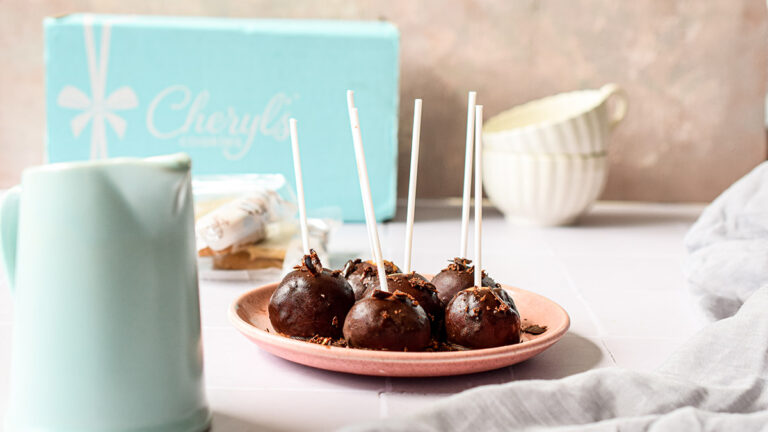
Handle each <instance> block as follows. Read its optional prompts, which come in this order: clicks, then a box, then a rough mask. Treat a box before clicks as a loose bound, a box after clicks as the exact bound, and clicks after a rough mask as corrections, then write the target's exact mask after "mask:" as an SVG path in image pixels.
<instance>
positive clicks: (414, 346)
mask: <svg viewBox="0 0 768 432" xmlns="http://www.w3.org/2000/svg"><path fill="white" fill-rule="evenodd" d="M430 333H431V332H430V323H429V318H428V316H427V313H426V312H425V311H424V308H422V307H421V306H420V305H419V302H418V301H416V300H414V299H413V297H411V296H410V295H408V294H406V293H404V292H402V291H395V292H394V293H388V292H385V291H379V290H376V291H374V292H373V293H372V294H371V296H369V297H365V298H364V299H362V300H360V301H358V302H357V303H355V305H354V306H352V309H350V310H349V314H348V315H347V319H346V320H345V321H344V338H345V339H346V340H347V344H348V345H349V346H351V347H355V348H368V349H376V350H388V351H420V350H423V349H424V348H426V347H427V345H429V343H430V339H431V337H430Z"/></svg>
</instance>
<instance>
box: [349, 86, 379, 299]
mask: <svg viewBox="0 0 768 432" xmlns="http://www.w3.org/2000/svg"><path fill="white" fill-rule="evenodd" d="M347 102H348V104H349V108H350V109H349V126H350V128H351V129H352V143H353V144H354V146H355V159H356V160H357V175H358V179H359V180H360V194H361V195H362V197H363V209H364V211H365V223H366V225H367V226H368V233H369V236H370V240H371V247H372V249H373V256H374V259H375V260H376V269H377V273H378V274H379V288H380V289H381V290H382V291H386V292H389V287H388V286H387V273H386V267H384V259H383V257H382V255H381V244H380V243H379V231H378V229H377V228H376V215H375V213H374V211H373V198H371V184H370V181H369V180H368V168H367V166H366V164H365V151H364V150H363V137H362V134H361V133H360V118H359V117H358V114H357V108H355V107H354V93H353V92H352V90H347Z"/></svg>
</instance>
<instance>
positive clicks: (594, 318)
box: [555, 254, 606, 340]
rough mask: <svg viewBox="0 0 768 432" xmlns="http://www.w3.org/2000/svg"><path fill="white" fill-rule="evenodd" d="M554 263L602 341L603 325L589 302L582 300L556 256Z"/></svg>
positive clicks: (560, 259) (574, 284)
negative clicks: (561, 272)
mask: <svg viewBox="0 0 768 432" xmlns="http://www.w3.org/2000/svg"><path fill="white" fill-rule="evenodd" d="M555 262H557V265H558V266H559V267H560V269H561V270H562V271H563V273H564V274H565V278H566V280H567V281H568V287H569V288H570V289H571V292H572V293H573V294H574V295H575V296H576V298H577V299H578V300H579V301H580V302H581V304H582V305H583V306H584V308H585V309H586V310H587V313H588V314H589V317H590V318H591V319H592V322H593V323H594V324H595V326H596V327H597V335H598V338H599V339H600V340H602V338H603V336H605V334H606V332H605V329H604V328H603V323H602V322H601V321H600V320H599V319H598V318H597V314H595V311H594V310H592V306H590V305H589V302H587V299H586V298H584V295H583V294H582V293H581V291H580V290H579V289H578V288H577V287H576V283H575V282H574V280H573V277H571V273H570V272H569V271H568V269H567V268H566V267H565V264H563V261H562V258H560V256H559V255H557V254H556V255H555Z"/></svg>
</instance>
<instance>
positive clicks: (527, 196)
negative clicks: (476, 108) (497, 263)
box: [483, 149, 608, 226]
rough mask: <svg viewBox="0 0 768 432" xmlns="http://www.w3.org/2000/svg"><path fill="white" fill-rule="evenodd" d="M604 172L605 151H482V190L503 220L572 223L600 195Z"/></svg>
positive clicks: (520, 223) (541, 223) (537, 223)
mask: <svg viewBox="0 0 768 432" xmlns="http://www.w3.org/2000/svg"><path fill="white" fill-rule="evenodd" d="M607 174H608V161H607V157H606V155H605V154H599V155H535V154H520V153H514V152H509V151H499V150H493V149H485V150H484V152H483V184H484V186H485V191H486V193H487V194H488V197H489V198H490V199H491V201H493V203H494V204H495V205H496V207H498V208H499V210H501V211H502V212H503V213H504V215H505V216H506V218H507V220H509V221H510V222H512V223H515V224H519V225H537V226H554V225H567V224H570V223H573V222H574V221H575V220H576V219H577V218H578V217H579V216H580V215H582V214H583V213H584V212H586V211H587V210H588V209H589V206H590V205H592V203H594V202H595V200H597V197H599V196H600V193H601V192H602V191H603V187H604V186H605V179H606V177H607Z"/></svg>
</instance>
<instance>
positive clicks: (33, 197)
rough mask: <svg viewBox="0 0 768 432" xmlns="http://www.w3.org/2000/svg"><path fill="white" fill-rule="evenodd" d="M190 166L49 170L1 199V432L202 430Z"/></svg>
mask: <svg viewBox="0 0 768 432" xmlns="http://www.w3.org/2000/svg"><path fill="white" fill-rule="evenodd" d="M190 164H191V163H190V159H189V157H188V156H187V155H184V154H178V155H170V156H162V157H155V158H149V159H128V158H121V159H108V160H104V161H97V162H75V163H63V164H53V165H44V166H40V167H34V168H30V169H27V170H26V171H24V173H23V175H22V183H21V186H20V187H16V188H14V189H11V190H10V191H9V192H8V193H7V194H6V196H5V197H4V198H3V201H2V202H1V203H0V241H1V244H0V245H1V246H2V247H0V257H1V258H2V263H3V265H4V267H5V272H6V274H7V275H8V280H9V284H10V286H11V289H12V290H13V299H14V300H13V301H14V314H13V315H14V322H13V343H12V350H13V352H12V365H11V391H10V403H9V409H8V412H7V415H6V419H5V425H6V430H7V431H8V432H22V431H23V432H27V431H30V432H31V431H35V432H96V431H98V432H105V431H109V432H127V431H132V432H133V431H135V432H139V431H140V432H176V431H179V432H190V431H201V430H205V429H207V428H208V426H209V424H210V411H209V409H208V404H207V402H206V399H205V393H204V387H203V359H202V344H201V335H200V307H199V299H198V285H197V272H196V261H195V244H194V242H195V239H194V220H193V214H192V208H193V207H192V194H191V184H190Z"/></svg>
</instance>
